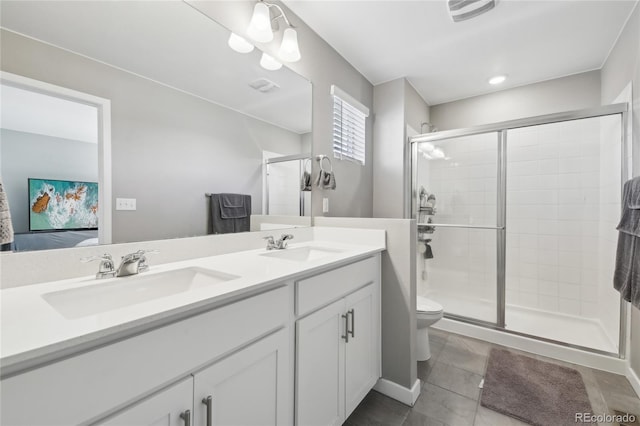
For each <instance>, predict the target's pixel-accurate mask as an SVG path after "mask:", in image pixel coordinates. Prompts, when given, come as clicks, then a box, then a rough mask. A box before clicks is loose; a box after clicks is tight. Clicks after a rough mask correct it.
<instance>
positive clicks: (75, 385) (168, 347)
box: [0, 284, 293, 426]
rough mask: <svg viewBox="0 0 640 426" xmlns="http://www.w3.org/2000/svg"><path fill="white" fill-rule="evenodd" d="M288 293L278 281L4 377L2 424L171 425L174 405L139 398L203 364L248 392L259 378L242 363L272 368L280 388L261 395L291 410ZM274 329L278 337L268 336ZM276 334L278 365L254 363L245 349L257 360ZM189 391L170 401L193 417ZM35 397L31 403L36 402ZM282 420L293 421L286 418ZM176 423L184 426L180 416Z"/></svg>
mask: <svg viewBox="0 0 640 426" xmlns="http://www.w3.org/2000/svg"><path fill="white" fill-rule="evenodd" d="M290 300H291V299H290V287H289V286H287V285H284V284H282V285H281V286H280V287H279V288H276V289H273V290H269V291H265V292H263V293H261V294H257V295H255V294H254V295H252V296H247V297H246V298H244V299H240V300H237V301H234V302H232V303H226V304H224V305H222V306H219V307H215V308H212V309H211V310H209V311H206V312H203V313H200V314H197V315H194V316H191V317H189V318H186V319H183V320H180V321H177V322H173V323H169V324H167V325H165V326H161V327H158V328H155V329H152V330H150V331H147V332H144V333H142V334H138V335H134V336H132V337H130V338H126V339H123V340H120V341H116V342H114V343H110V344H107V345H104V346H102V347H98V348H96V349H93V350H90V351H88V352H84V353H80V354H77V355H75V356H72V357H69V358H66V359H62V360H60V361H57V362H54V363H51V364H48V365H45V366H42V367H40V368H36V369H33V370H29V371H25V372H23V373H20V374H17V375H14V376H11V377H7V378H3V379H2V381H1V382H0V385H1V391H2V401H1V404H2V411H1V412H0V424H2V425H3V426H10V425H47V426H52V425H65V426H68V425H73V424H87V423H89V424H93V423H96V422H97V423H98V424H99V423H100V422H102V421H106V422H107V423H106V424H116V423H109V422H110V420H109V419H110V418H111V417H112V416H114V415H115V416H119V415H123V416H127V417H125V419H132V420H131V421H130V422H129V421H123V422H122V423H120V424H127V425H134V424H138V423H136V421H134V420H133V419H140V421H141V423H140V424H147V423H146V422H145V421H144V420H145V419H148V420H151V419H153V418H154V414H153V413H154V412H155V419H156V420H159V421H161V423H159V424H163V423H162V420H161V419H167V418H169V417H170V418H171V419H172V420H170V421H171V423H169V424H171V425H174V424H176V423H174V422H175V414H174V415H171V413H172V412H173V411H171V412H170V411H168V410H169V408H170V407H169V406H168V405H167V406H164V405H162V404H160V405H159V406H157V410H156V409H155V408H154V407H156V405H154V404H153V402H150V403H149V404H150V405H145V404H146V403H145V401H154V398H163V397H164V394H163V390H166V391H167V392H169V394H170V395H173V388H172V386H173V385H174V384H175V383H179V382H181V381H182V380H184V379H189V380H193V376H192V374H193V375H195V376H196V379H195V382H196V383H198V378H197V376H198V374H202V377H207V375H206V373H205V371H206V369H207V367H208V368H209V369H211V371H216V370H222V369H226V370H228V372H231V373H232V376H228V378H229V377H230V378H231V380H230V381H231V382H235V383H236V384H237V385H238V386H241V385H242V386H245V387H246V388H245V389H244V392H246V393H248V394H250V393H251V388H252V387H254V386H257V384H256V383H252V382H251V381H250V380H249V378H248V377H246V376H242V375H241V374H240V373H241V370H242V368H249V369H251V368H254V369H257V370H260V371H259V372H260V374H262V375H264V376H266V375H267V374H268V373H266V372H265V371H266V369H269V368H271V370H272V371H271V373H270V374H273V375H277V379H278V380H280V381H279V382H278V384H277V385H278V388H277V389H278V392H276V393H275V394H272V393H269V394H265V395H262V398H263V401H265V403H266V402H267V401H268V403H269V404H272V405H273V406H274V407H275V408H274V409H275V410H276V411H277V412H279V411H280V410H289V412H292V410H291V409H290V408H286V407H291V403H290V402H289V399H290V397H289V396H288V395H287V394H286V392H287V389H289V390H288V392H291V390H290V389H291V388H292V386H293V378H292V377H291V374H292V373H291V371H290V369H289V368H280V367H281V364H280V363H285V362H286V363H289V359H290V358H291V356H290V355H287V354H288V353H289V352H290V346H289V344H286V345H283V344H282V343H281V342H282V340H281V339H282V335H286V337H287V338H288V336H289V334H288V333H289V331H288V330H289V328H288V322H289V320H290V309H291V307H290V306H291V301H290ZM273 336H278V337H277V339H276V338H274V339H272V337H273ZM276 341H277V342H278V345H279V346H278V349H277V354H276V356H277V358H278V360H277V364H274V362H271V360H270V361H268V362H265V363H263V364H260V363H256V362H252V359H250V358H251V357H250V356H249V355H252V356H254V357H255V358H253V359H256V360H257V359H260V356H262V357H265V358H266V357H273V356H274V352H275V349H273V348H274V346H273V345H274V344H275V343H274V342H276ZM269 345H271V346H269ZM256 365H257V367H256ZM218 366H222V367H221V368H218ZM234 371H235V372H236V373H235V376H233V372H234ZM214 381H215V380H214ZM267 386H269V385H267ZM280 387H282V391H281V389H280ZM169 394H168V395H169ZM193 395H194V394H193V386H192V387H191V392H190V396H189V405H188V406H187V407H184V403H183V400H182V396H180V397H178V398H177V401H179V404H176V407H178V406H180V407H182V408H176V409H178V410H182V411H184V410H185V408H189V409H190V410H191V413H192V418H194V417H195V412H194V410H195V407H197V409H198V413H199V412H200V411H201V405H202V404H201V403H200V400H197V397H196V401H195V402H196V404H194V401H193V400H194V396H193ZM238 395H239V396H242V393H239V394H238ZM197 396H200V395H197ZM285 396H286V397H285ZM34 398H35V399H36V400H37V409H34ZM280 398H284V399H282V400H281V399H280ZM200 399H202V398H200ZM194 405H195V407H194ZM121 410H125V411H121ZM154 410H155V411H154ZM237 414H238V415H241V414H243V413H241V412H240V413H237ZM167 416H169V417H167ZM290 417H291V416H290ZM115 418H116V419H117V417H115ZM282 423H283V424H286V423H291V420H289V421H284V420H283V421H282ZM151 424H154V423H153V422H152V423H151ZM177 424H180V426H184V421H183V422H182V423H177ZM195 424H196V423H194V425H195ZM205 424H206V423H199V425H205Z"/></svg>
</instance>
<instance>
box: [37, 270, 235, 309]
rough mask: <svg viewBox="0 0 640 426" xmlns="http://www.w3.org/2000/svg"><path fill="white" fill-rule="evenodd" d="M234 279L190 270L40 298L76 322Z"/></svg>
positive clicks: (65, 291) (127, 279)
mask: <svg viewBox="0 0 640 426" xmlns="http://www.w3.org/2000/svg"><path fill="white" fill-rule="evenodd" d="M236 278H239V277H238V276H237V275H230V274H226V273H224V272H219V271H212V270H209V269H203V268H196V267H191V268H184V269H176V270H174V271H168V272H162V273H157V274H149V275H146V274H144V273H143V274H140V275H134V276H131V277H125V278H113V279H109V280H108V281H105V282H104V283H99V284H92V285H88V286H86V287H80V288H73V289H68V290H60V291H55V292H51V293H46V294H43V295H42V297H43V298H44V300H46V301H47V303H49V305H51V306H52V307H53V308H54V309H55V310H57V311H58V312H59V313H60V314H62V315H63V316H64V317H65V318H67V319H76V318H82V317H85V316H88V315H95V314H98V313H101V312H107V311H111V310H113V309H117V308H122V307H125V306H130V305H135V304H138V303H143V302H148V301H150V300H154V299H159V298H161V297H166V296H171V295H173V294H178V293H183V292H185V291H189V290H193V289H196V288H202V287H207V286H210V285H214V284H218V283H222V282H225V281H230V280H233V279H236Z"/></svg>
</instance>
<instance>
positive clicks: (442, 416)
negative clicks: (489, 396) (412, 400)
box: [413, 383, 476, 426]
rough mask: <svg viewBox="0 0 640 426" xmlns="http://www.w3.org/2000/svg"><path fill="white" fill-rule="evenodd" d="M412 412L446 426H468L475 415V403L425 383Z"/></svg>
mask: <svg viewBox="0 0 640 426" xmlns="http://www.w3.org/2000/svg"><path fill="white" fill-rule="evenodd" d="M413 411H417V412H419V413H421V414H423V415H425V416H428V417H431V418H433V419H434V420H439V421H441V422H442V423H444V424H446V425H455V426H465V425H469V426H470V425H473V420H474V418H475V414H476V401H474V400H472V399H469V398H466V397H464V396H462V395H458V394H457V393H454V392H451V391H448V390H446V389H443V388H441V387H438V386H435V385H432V384H430V383H427V384H426V386H425V387H424V388H422V392H421V394H420V397H419V398H418V400H417V401H416V404H415V405H414V406H413Z"/></svg>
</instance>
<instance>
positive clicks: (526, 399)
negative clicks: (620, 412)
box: [480, 349, 593, 426]
mask: <svg viewBox="0 0 640 426" xmlns="http://www.w3.org/2000/svg"><path fill="white" fill-rule="evenodd" d="M480 404H481V405H482V406H484V407H487V408H490V409H492V410H495V411H498V412H500V413H503V414H506V415H508V416H511V417H515V418H516V419H519V420H522V421H523V422H526V423H530V424H532V425H537V426H551V425H553V426H561V425H562V426H564V425H572V426H575V425H576V424H581V423H580V422H578V423H576V413H593V411H592V409H591V404H590V403H589V396H588V395H587V390H586V389H585V387H584V382H583V381H582V376H581V375H580V373H579V372H577V371H576V370H574V369H572V368H568V367H562V366H559V365H556V364H551V363H548V362H544V361H539V360H537V359H534V358H531V357H528V356H525V355H518V354H515V353H513V352H509V351H508V350H505V349H492V350H491V353H490V354H489V363H488V365H487V372H486V374H485V377H484V387H483V389H482V397H481V398H480Z"/></svg>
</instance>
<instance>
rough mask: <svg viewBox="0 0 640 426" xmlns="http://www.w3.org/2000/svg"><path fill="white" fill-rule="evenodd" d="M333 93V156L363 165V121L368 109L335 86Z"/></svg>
mask: <svg viewBox="0 0 640 426" xmlns="http://www.w3.org/2000/svg"><path fill="white" fill-rule="evenodd" d="M331 94H332V95H333V156H334V157H335V158H339V159H342V160H351V161H356V162H358V163H360V164H362V165H363V166H364V158H365V123H366V119H367V117H368V116H369V109H368V108H367V107H365V106H364V105H362V104H361V103H360V102H358V101H357V100H355V99H354V98H353V97H351V96H350V95H349V94H347V93H346V92H344V91H343V90H341V89H340V88H338V87H336V86H331Z"/></svg>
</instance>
